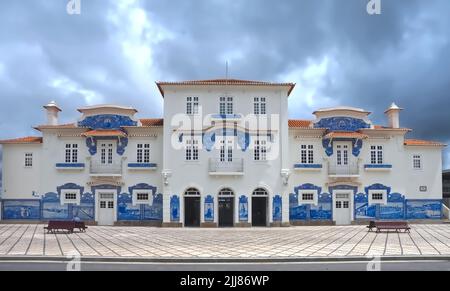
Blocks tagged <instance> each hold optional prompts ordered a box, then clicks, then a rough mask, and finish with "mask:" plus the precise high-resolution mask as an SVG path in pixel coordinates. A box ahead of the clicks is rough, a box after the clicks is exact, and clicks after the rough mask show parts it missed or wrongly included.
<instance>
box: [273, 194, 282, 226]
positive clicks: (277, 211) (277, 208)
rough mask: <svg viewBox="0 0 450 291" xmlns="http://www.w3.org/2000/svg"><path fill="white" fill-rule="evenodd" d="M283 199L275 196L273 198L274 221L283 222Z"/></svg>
mask: <svg viewBox="0 0 450 291" xmlns="http://www.w3.org/2000/svg"><path fill="white" fill-rule="evenodd" d="M281 211H282V199H281V196H280V195H275V196H274V197H273V209H272V212H273V221H281V220H282V215H281V213H282V212H281Z"/></svg>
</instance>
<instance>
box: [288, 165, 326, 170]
mask: <svg viewBox="0 0 450 291" xmlns="http://www.w3.org/2000/svg"><path fill="white" fill-rule="evenodd" d="M294 168H295V169H322V164H295V165H294Z"/></svg>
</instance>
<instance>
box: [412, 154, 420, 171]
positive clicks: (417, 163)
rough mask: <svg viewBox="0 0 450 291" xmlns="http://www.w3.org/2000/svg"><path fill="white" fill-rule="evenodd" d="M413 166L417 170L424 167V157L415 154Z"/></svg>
mask: <svg viewBox="0 0 450 291" xmlns="http://www.w3.org/2000/svg"><path fill="white" fill-rule="evenodd" d="M413 168H414V169H416V170H420V169H422V157H421V156H420V155H414V156H413Z"/></svg>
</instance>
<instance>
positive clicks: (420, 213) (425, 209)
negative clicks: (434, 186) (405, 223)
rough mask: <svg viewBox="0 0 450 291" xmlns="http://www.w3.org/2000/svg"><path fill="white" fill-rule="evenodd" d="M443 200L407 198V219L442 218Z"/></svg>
mask: <svg viewBox="0 0 450 291" xmlns="http://www.w3.org/2000/svg"><path fill="white" fill-rule="evenodd" d="M441 217H442V200H409V199H408V200H406V219H441Z"/></svg>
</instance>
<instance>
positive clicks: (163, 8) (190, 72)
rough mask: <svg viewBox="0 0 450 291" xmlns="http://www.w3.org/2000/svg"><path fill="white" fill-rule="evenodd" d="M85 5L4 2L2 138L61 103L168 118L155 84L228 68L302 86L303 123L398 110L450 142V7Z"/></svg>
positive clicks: (421, 132)
mask: <svg viewBox="0 0 450 291" xmlns="http://www.w3.org/2000/svg"><path fill="white" fill-rule="evenodd" d="M81 1H82V11H81V15H79V16H70V15H67V13H66V7H65V6H66V1H40V0H27V1H1V2H0V35H2V42H1V43H0V93H1V95H0V96H1V97H0V98H1V101H2V106H1V108H0V116H1V117H0V138H5V137H14V136H19V135H30V134H34V131H33V129H32V128H31V126H32V125H36V124H37V123H42V122H44V114H43V112H42V110H41V106H42V105H43V104H46V103H47V102H48V101H50V100H56V101H57V102H58V103H59V105H60V106H61V107H62V108H63V110H64V111H63V113H62V115H61V119H62V122H71V121H73V120H75V119H76V118H77V117H78V116H77V112H76V110H75V109H76V108H77V107H81V106H83V105H87V104H92V103H97V102H101V103H117V104H125V105H131V106H134V107H136V108H137V109H138V110H140V114H141V115H142V116H161V114H162V98H161V97H160V96H159V93H158V91H157V89H156V87H155V85H154V81H156V80H183V79H207V78H217V77H224V76H225V63H226V62H227V61H228V63H229V74H230V76H231V77H235V78H243V79H257V80H269V81H292V82H297V89H296V90H295V91H294V92H293V94H292V96H291V97H290V114H291V116H292V117H300V118H312V115H311V112H312V111H313V110H314V109H316V108H317V107H324V106H331V105H349V106H357V107H363V108H365V109H368V110H370V111H372V112H374V113H373V116H372V118H373V120H374V122H376V123H380V124H383V123H385V118H384V115H383V112H384V109H386V107H387V106H389V104H390V103H391V102H392V101H395V102H397V103H398V104H399V105H400V106H402V107H404V108H405V111H403V112H402V115H401V123H402V126H405V127H410V128H413V129H414V132H413V133H412V135H411V136H414V137H417V138H425V139H435V140H440V141H444V142H450V131H449V130H448V124H450V115H449V114H448V112H447V108H448V107H449V106H450V96H449V94H450V93H449V92H450V74H449V70H450V47H449V46H450V44H449V41H450V2H449V1H448V0H433V1H420V0H396V1H386V0H382V14H381V15H379V16H370V15H368V14H367V12H366V5H367V2H368V1H366V0H347V1H327V0H315V1H312V0H283V1H260V0H247V1H232V2H230V1H226V0H196V1H186V0H172V1H170V2H168V1H163V0H152V1H139V0H122V1H104V0H89V1H87V0H81ZM11 110H15V111H14V114H9V113H10V112H11ZM449 153H450V151H449V150H446V154H445V155H444V157H448V156H449ZM445 161H446V165H447V166H450V159H448V158H446V159H445Z"/></svg>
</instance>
